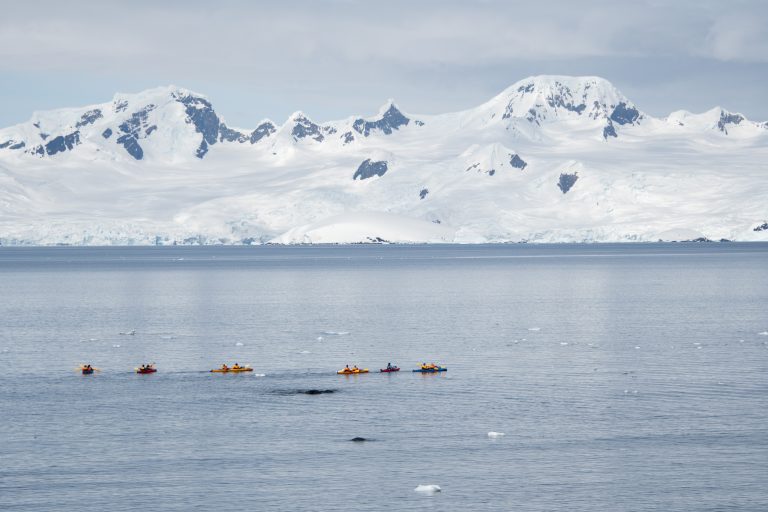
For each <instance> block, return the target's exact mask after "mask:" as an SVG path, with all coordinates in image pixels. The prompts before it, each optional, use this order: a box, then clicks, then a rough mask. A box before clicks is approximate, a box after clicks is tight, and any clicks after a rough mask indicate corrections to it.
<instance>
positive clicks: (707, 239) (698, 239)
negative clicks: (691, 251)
mask: <svg viewBox="0 0 768 512" xmlns="http://www.w3.org/2000/svg"><path fill="white" fill-rule="evenodd" d="M711 241H712V240H710V239H709V238H707V237H705V236H700V237H699V238H694V239H693V240H686V242H711Z"/></svg>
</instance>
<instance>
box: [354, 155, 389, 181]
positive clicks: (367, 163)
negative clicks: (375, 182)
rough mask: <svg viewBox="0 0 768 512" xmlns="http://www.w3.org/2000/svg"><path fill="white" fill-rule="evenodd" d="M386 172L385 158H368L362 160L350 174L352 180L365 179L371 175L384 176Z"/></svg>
mask: <svg viewBox="0 0 768 512" xmlns="http://www.w3.org/2000/svg"><path fill="white" fill-rule="evenodd" d="M386 172H387V162H386V160H380V161H376V162H374V161H372V160H371V159H370V158H368V159H366V160H364V161H363V163H361V164H360V166H359V167H358V168H357V170H356V171H355V174H354V175H353V176H352V179H353V180H356V179H358V178H360V179H361V180H367V179H368V178H371V177H373V176H384V173H386Z"/></svg>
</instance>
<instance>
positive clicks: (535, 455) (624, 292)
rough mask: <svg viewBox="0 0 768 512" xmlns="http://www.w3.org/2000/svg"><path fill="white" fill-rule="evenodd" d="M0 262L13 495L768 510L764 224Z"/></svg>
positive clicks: (1, 256)
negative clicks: (348, 370)
mask: <svg viewBox="0 0 768 512" xmlns="http://www.w3.org/2000/svg"><path fill="white" fill-rule="evenodd" d="M0 283H1V284H2V299H1V300H0V319H1V320H0V362H3V363H4V368H5V371H4V372H3V374H2V375H0V509H2V510H13V511H22V510H23V511H33V510H34V511H50V510H73V509H79V510H86V511H90V510H94V511H96V510H99V511H102V510H129V509H131V510H132V509H136V508H137V507H147V506H151V507H155V508H157V509H160V510H215V509H220V508H231V507H233V506H244V507H247V508H248V509H252V510H317V511H325V510H337V509H339V508H342V507H346V508H349V507H352V508H356V509H366V510H385V509H391V508H392V504H393V502H394V503H395V505H394V508H396V509H404V508H409V509H413V510H427V509H433V508H435V507H437V508H439V509H441V510H521V511H575V510H584V511H587V510H589V511H600V510H606V511H622V510H627V511H630V510H631V511H646V510H647V511H651V510H665V511H694V510H695V511H707V510H739V511H745V510H755V511H758V510H766V509H768V490H766V487H765V477H766V475H768V378H766V370H768V334H761V333H765V332H766V331H768V244H735V243H734V244H631V245H559V246H542V245H495V246H413V247H402V246H346V247H341V246H327V247H317V246H315V247H270V246H268V247H241V248H237V247H160V248H71V247H60V248H2V249H0ZM132 330H135V334H133V335H130V334H120V333H127V332H130V331H132ZM425 360H430V361H437V362H440V363H443V364H445V365H447V366H448V368H449V371H448V372H447V373H445V374H441V375H419V374H413V373H411V372H410V371H403V372H400V373H399V374H393V375H381V374H374V373H372V374H369V375H361V376H353V377H345V376H337V375H335V374H334V372H335V370H337V369H339V368H341V367H343V366H344V364H347V363H349V364H359V365H361V366H365V367H369V368H371V369H372V370H375V369H378V368H379V367H383V366H385V365H386V364H387V362H389V361H391V362H393V363H398V364H399V365H400V366H401V367H403V368H404V369H410V368H413V367H415V366H416V365H417V364H418V363H419V362H421V361H425ZM82 362H89V363H92V364H93V365H94V366H96V367H98V368H100V369H101V370H102V371H101V373H99V374H97V375H94V376H82V375H79V374H78V373H77V372H75V371H74V369H75V368H76V367H77V366H78V365H79V364H80V363H82ZM143 362H155V363H157V366H158V368H159V369H160V371H159V373H157V374H155V375H150V376H139V375H135V374H134V373H133V368H134V367H136V366H138V365H139V364H141V363H143ZM222 362H227V363H233V362H240V363H241V364H251V365H253V367H254V368H255V372H254V373H253V374H247V375H213V374H210V373H208V371H207V370H209V369H210V368H213V367H215V366H218V365H220V364H221V363H222ZM262 374H263V376H262ZM310 389H321V390H334V391H335V392H334V393H324V394H319V395H307V394H304V393H302V391H306V390H310ZM489 431H498V432H504V433H505V434H506V435H505V436H504V437H503V438H500V439H488V437H487V433H488V432H489ZM356 436H362V437H366V438H369V439H373V441H371V442H365V443H352V442H350V441H349V439H351V438H353V437H356ZM419 484H438V485H440V486H441V487H442V489H443V491H442V492H441V493H439V494H436V495H434V496H425V495H421V494H419V493H416V492H414V488H415V487H416V486H417V485H419Z"/></svg>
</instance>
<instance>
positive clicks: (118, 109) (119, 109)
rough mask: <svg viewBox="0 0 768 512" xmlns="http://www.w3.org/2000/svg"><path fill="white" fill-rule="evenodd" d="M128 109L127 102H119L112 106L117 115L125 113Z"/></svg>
mask: <svg viewBox="0 0 768 512" xmlns="http://www.w3.org/2000/svg"><path fill="white" fill-rule="evenodd" d="M127 108H128V102H127V101H118V102H116V103H115V104H114V105H113V106H112V110H114V111H115V113H118V112H123V111H124V110H125V109H127Z"/></svg>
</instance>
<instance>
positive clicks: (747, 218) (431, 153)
mask: <svg viewBox="0 0 768 512" xmlns="http://www.w3.org/2000/svg"><path fill="white" fill-rule="evenodd" d="M767 142H768V123H757V122H753V121H750V120H749V119H747V118H746V117H745V116H743V115H741V114H738V113H732V112H729V111H727V110H725V109H722V108H720V107H715V108H713V109H710V110H709V111H706V112H704V113H700V114H692V113H690V112H686V111H675V112H672V113H670V115H669V116H666V117H663V118H655V117H653V116H650V115H647V114H646V113H644V112H643V111H642V110H641V109H640V108H639V107H638V106H637V105H635V104H634V103H633V102H632V101H631V100H630V99H628V98H627V97H625V96H624V95H623V94H622V93H621V92H620V91H619V90H618V89H617V88H615V87H614V86H613V85H612V84H611V83H610V82H609V81H607V80H605V79H603V78H600V77H593V76H592V77H567V76H559V75H542V76H537V77H529V78H525V79H523V80H519V81H517V82H515V83H514V84H512V85H511V86H509V87H507V88H506V89H504V90H503V91H501V92H500V93H499V94H497V95H496V96H494V97H493V98H491V99H489V100H488V101H486V102H484V103H482V104H480V105H478V106H477V107H475V108H471V109H465V110H462V111H458V112H451V113H447V114H437V115H434V114H433V115H417V114H412V113H410V112H406V111H403V110H401V109H400V108H399V107H398V105H397V103H396V102H395V101H394V100H392V99H389V100H387V101H386V102H385V103H384V104H383V105H382V106H381V107H380V108H379V110H378V111H377V113H376V114H374V115H371V116H349V117H347V118H345V119H342V120H336V121H325V122H318V121H315V120H313V119H312V118H310V117H309V116H308V115H306V114H305V113H304V112H302V111H300V110H297V111H296V112H294V113H293V114H291V115H290V116H289V117H288V118H287V119H286V120H285V121H284V122H282V123H281V124H277V123H276V122H274V121H271V120H269V119H262V120H260V121H259V122H258V123H256V127H255V128H247V129H244V128H240V127H231V126H229V125H228V124H227V123H226V120H225V118H224V117H223V116H222V115H221V114H220V113H219V112H217V111H216V110H215V108H214V106H213V103H212V102H211V101H210V99H209V98H207V97H206V96H204V95H202V94H199V93H196V92H193V91H191V90H188V89H185V88H182V87H177V86H172V85H170V86H162V87H158V88H153V89H148V90H146V91H142V92H140V93H135V94H125V93H118V94H115V95H114V96H113V98H112V100H111V101H109V102H105V103H100V104H93V105H88V106H85V107H80V108H65V109H56V110H51V111H40V112H35V113H33V115H32V117H31V118H30V120H29V121H27V122H25V123H20V124H18V125H14V126H12V127H8V128H5V129H0V214H2V215H1V216H0V244H24V243H33V244H51V243H54V244H55V243H74V244H114V243H119V244H149V243H159V244H163V243H200V242H202V243H266V242H269V241H280V242H281V243H290V242H297V243H304V242H307V241H309V242H311V241H312V234H313V233H314V234H315V236H317V237H319V238H318V239H317V240H322V241H334V238H333V237H334V235H333V233H335V232H336V231H335V229H337V230H338V233H339V239H338V240H339V241H349V236H350V233H353V234H354V236H355V237H358V236H359V238H360V239H359V240H357V241H362V242H366V241H371V240H383V239H386V240H389V239H390V238H393V233H397V232H398V228H397V227H398V226H399V227H402V226H404V224H403V218H411V219H413V222H414V225H415V226H421V227H420V228H418V229H416V228H414V229H410V230H401V232H403V233H405V232H406V231H407V233H408V235H407V236H405V235H404V238H402V239H401V240H398V239H396V237H395V240H390V241H404V242H406V241H407V242H414V241H418V240H419V237H418V233H423V234H424V241H427V242H434V241H444V242H445V241H455V242H465V243H475V242H510V241H554V242H557V241H655V240H657V239H659V238H660V237H659V234H661V233H668V232H670V230H674V229H678V232H682V231H680V230H689V231H688V232H691V231H693V232H697V233H700V234H701V235H702V237H709V238H712V239H720V238H727V239H736V240H763V239H765V236H766V233H768V232H766V231H764V230H763V231H755V230H754V227H755V226H759V225H761V224H762V223H764V222H765V221H766V218H768V209H767V207H766V206H764V205H762V202H761V201H760V200H759V198H760V194H763V197H768V186H767V183H766V179H767V177H766V171H765V169H764V167H763V166H762V165H761V164H760V162H762V161H765V158H766V156H768V149H766V147H767V146H768V144H767ZM387 215H389V216H391V218H392V226H386V225H385V224H387V223H386V221H385V219H386V218H387ZM344 216H347V217H350V218H351V219H354V218H355V217H356V216H357V217H360V218H362V219H366V220H365V222H360V221H355V222H351V221H343V220H341V219H343V218H344ZM329 219H335V220H334V221H333V222H331V221H330V220H329ZM328 222H331V224H328ZM430 224H433V225H438V224H439V226H440V229H439V230H437V231H436V230H435V229H431V228H430V229H426V228H424V226H429V225H430ZM353 225H354V226H356V227H355V229H354V230H353V231H350V228H349V227H350V226H353ZM365 232H369V234H368V235H366V236H363V235H361V233H365ZM288 233H292V235H287V234H288ZM382 233H386V235H387V236H386V237H385V236H380V235H381V234H382ZM435 233H440V236H439V237H437V238H436V236H435ZM446 233H452V234H453V235H452V236H450V235H446ZM291 236H295V237H297V238H296V239H295V240H294V239H292V238H291ZM353 238H354V237H353ZM661 238H663V237H661ZM317 240H315V241H317Z"/></svg>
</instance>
